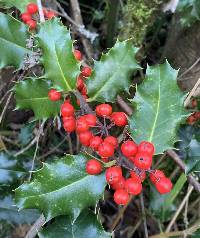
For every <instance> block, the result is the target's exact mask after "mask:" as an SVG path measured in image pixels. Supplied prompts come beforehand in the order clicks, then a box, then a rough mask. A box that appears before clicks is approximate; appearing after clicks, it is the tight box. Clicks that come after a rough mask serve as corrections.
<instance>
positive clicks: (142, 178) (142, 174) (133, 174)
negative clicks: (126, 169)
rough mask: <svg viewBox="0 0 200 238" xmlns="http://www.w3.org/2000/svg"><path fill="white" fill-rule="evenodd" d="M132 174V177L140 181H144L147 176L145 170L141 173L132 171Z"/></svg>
mask: <svg viewBox="0 0 200 238" xmlns="http://www.w3.org/2000/svg"><path fill="white" fill-rule="evenodd" d="M130 174H131V178H133V179H135V180H137V181H138V182H140V183H141V182H143V181H144V180H145V178H146V173H145V171H141V172H140V173H139V174H137V173H136V172H134V171H131V172H130Z"/></svg>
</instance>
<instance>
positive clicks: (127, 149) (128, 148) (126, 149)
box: [121, 140, 137, 157]
mask: <svg viewBox="0 0 200 238" xmlns="http://www.w3.org/2000/svg"><path fill="white" fill-rule="evenodd" d="M121 151H122V154H123V155H124V156H126V157H131V156H134V155H135V154H136V153H137V145H136V144H135V142H134V141H131V140H127V141H125V142H124V143H123V144H122V145H121Z"/></svg>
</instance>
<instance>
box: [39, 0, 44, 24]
mask: <svg viewBox="0 0 200 238" xmlns="http://www.w3.org/2000/svg"><path fill="white" fill-rule="evenodd" d="M37 5H38V10H39V16H40V22H45V18H44V12H43V9H42V3H41V0H37Z"/></svg>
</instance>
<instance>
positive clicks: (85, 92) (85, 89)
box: [81, 84, 87, 95]
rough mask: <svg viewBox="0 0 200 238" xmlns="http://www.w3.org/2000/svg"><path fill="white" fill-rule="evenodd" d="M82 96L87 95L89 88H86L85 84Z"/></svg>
mask: <svg viewBox="0 0 200 238" xmlns="http://www.w3.org/2000/svg"><path fill="white" fill-rule="evenodd" d="M81 94H82V95H87V87H86V85H85V84H83V87H82V89H81Z"/></svg>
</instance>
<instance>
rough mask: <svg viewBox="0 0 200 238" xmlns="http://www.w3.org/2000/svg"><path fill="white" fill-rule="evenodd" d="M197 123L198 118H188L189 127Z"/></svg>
mask: <svg viewBox="0 0 200 238" xmlns="http://www.w3.org/2000/svg"><path fill="white" fill-rule="evenodd" d="M195 121H196V118H195V117H194V116H193V115H191V116H189V117H188V118H187V123H188V124H189V125H193V124H194V123H195Z"/></svg>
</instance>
